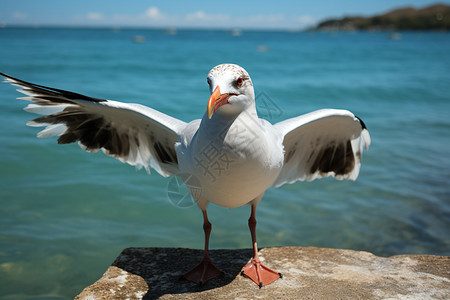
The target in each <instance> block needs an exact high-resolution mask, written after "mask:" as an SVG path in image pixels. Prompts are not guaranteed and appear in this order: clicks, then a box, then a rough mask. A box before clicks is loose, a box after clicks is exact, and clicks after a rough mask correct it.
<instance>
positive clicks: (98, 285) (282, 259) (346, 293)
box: [75, 247, 450, 300]
mask: <svg viewBox="0 0 450 300" xmlns="http://www.w3.org/2000/svg"><path fill="white" fill-rule="evenodd" d="M210 254H211V259H212V261H213V263H214V264H215V265H216V266H217V267H219V268H220V269H221V270H222V271H224V275H223V276H221V277H218V278H215V279H212V280H210V281H208V282H207V283H206V284H205V285H203V286H199V285H196V284H194V283H191V282H188V281H186V280H184V279H182V275H183V273H184V272H186V271H188V270H189V269H190V268H192V267H193V266H195V265H196V264H197V263H198V262H199V261H200V260H201V258H202V256H203V251H201V250H192V249H181V248H178V249H174V248H128V249H125V250H124V251H123V252H122V253H121V254H120V255H119V257H118V258H117V259H116V260H115V261H114V263H113V264H112V266H111V267H109V268H108V270H107V271H106V273H105V274H104V275H103V277H102V278H101V279H99V280H98V281H97V282H95V283H94V284H92V285H91V286H89V287H87V288H85V289H84V290H83V291H82V292H81V294H80V295H78V296H77V297H76V298H75V299H79V300H81V299H450V257H448V256H432V255H398V256H392V257H378V256H375V255H373V254H371V253H368V252H361V251H352V250H336V249H323V248H313V247H307V248H303V247H281V248H264V249H262V250H261V251H260V255H261V257H262V258H263V259H264V263H265V264H266V265H267V266H268V267H270V268H272V269H275V270H277V271H278V272H281V273H282V274H283V278H282V279H278V280H277V281H275V282H274V283H271V284H269V285H267V286H264V287H263V288H261V289H259V288H258V286H257V285H256V284H254V283H253V282H252V281H251V280H250V279H248V278H245V277H243V276H240V270H241V268H242V267H243V266H244V265H245V264H246V263H247V262H248V261H249V260H250V258H251V256H252V251H251V250H250V249H240V250H211V252H210Z"/></svg>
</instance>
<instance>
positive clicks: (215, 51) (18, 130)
mask: <svg viewBox="0 0 450 300" xmlns="http://www.w3.org/2000/svg"><path fill="white" fill-rule="evenodd" d="M137 35H140V36H143V37H145V42H143V43H134V42H133V37H134V36H137ZM388 35H389V34H388V33H386V32H377V33H338V34H337V33H334V34H333V33H299V32H247V31H244V32H243V34H242V35H241V36H232V35H231V34H230V33H229V32H227V31H187V30H186V31H181V30H180V31H178V32H177V33H176V34H175V35H167V34H165V33H164V31H162V30H137V29H136V30H131V29H129V30H110V29H102V30H94V29H45V28H40V29H39V28H37V29H25V28H22V29H14V28H6V29H1V30H0V45H1V47H0V71H1V72H5V73H8V74H11V75H13V76H16V77H19V78H22V79H24V80H27V81H31V82H35V83H39V84H43V85H48V86H52V87H57V88H61V89H67V90H72V91H76V92H79V93H84V94H87V95H90V96H93V97H98V98H107V99H113V100H120V101H125V102H137V103H142V104H145V105H148V106H151V107H152V108H155V109H157V110H160V111H162V112H165V113H167V114H170V115H172V116H174V117H177V118H180V119H182V120H184V121H190V120H192V119H195V118H200V117H201V116H202V115H203V113H204V111H205V109H206V101H207V99H208V96H209V95H208V89H207V84H206V74H207V72H208V71H209V70H210V69H211V68H212V67H214V66H215V65H217V64H220V63H224V62H233V63H237V64H240V65H242V66H243V67H244V68H246V69H247V71H249V73H250V75H251V76H252V79H253V83H254V85H255V91H256V95H257V101H258V109H259V112H260V114H261V115H263V116H265V118H267V119H268V120H269V121H271V122H278V121H280V120H283V119H285V118H289V117H294V116H297V115H300V114H303V113H307V112H310V111H312V110H316V109H320V108H345V109H349V110H351V111H352V112H354V113H355V114H356V115H358V116H359V117H360V118H362V119H363V120H364V122H365V123H366V125H367V127H368V128H369V131H370V133H371V137H372V146H371V148H370V149H369V151H368V152H365V153H364V156H363V166H362V169H361V173H360V177H359V178H358V180H357V181H356V182H341V181H336V180H333V179H324V180H319V181H314V182H310V183H296V184H293V185H285V186H283V187H281V188H279V189H269V190H268V191H267V193H266V195H265V197H264V198H263V200H262V202H261V203H260V205H259V206H258V210H257V219H258V227H257V235H258V242H259V246H260V247H269V246H318V247H332V248H346V249H355V250H366V251H370V252H372V253H375V254H377V255H382V256H390V255H396V254H437V255H450V230H449V228H450V72H449V71H450V55H449V53H450V34H448V33H412V32H403V33H401V37H402V39H401V40H390V39H389V38H388ZM18 96H19V94H18V93H17V92H16V91H15V89H14V88H12V87H11V86H9V85H6V84H2V85H0V128H1V129H0V130H1V133H0V154H1V155H0V166H1V173H0V176H1V177H0V299H71V298H73V297H74V296H75V295H76V294H78V293H79V292H80V291H81V290H82V289H83V288H84V287H85V286H87V285H89V284H91V283H92V282H94V281H95V280H96V279H98V278H99V277H100V276H101V274H102V273H103V272H104V271H105V270H106V268H107V267H108V266H109V264H110V263H111V262H112V261H113V260H114V259H115V257H116V256H117V255H118V254H119V253H120V252H121V250H123V249H124V248H126V247H191V248H201V247H202V246H203V232H202V218H201V213H200V211H199V210H198V209H197V208H196V207H195V206H192V205H189V202H187V203H184V204H183V205H181V204H180V205H175V204H174V201H173V199H172V198H170V197H169V196H168V190H169V189H171V188H172V185H171V184H173V183H174V182H173V179H172V180H171V179H166V178H163V177H161V176H159V175H158V174H157V173H156V172H152V174H151V175H147V174H146V173H145V171H143V170H141V171H136V170H135V169H134V168H133V167H130V166H128V165H125V164H122V163H120V162H119V161H116V160H114V159H112V158H110V157H107V156H105V155H103V154H102V153H96V154H88V153H85V152H84V151H82V150H81V149H80V148H79V147H78V145H76V144H73V145H56V141H55V139H37V138H36V137H35V135H36V133H37V131H38V130H37V129H36V128H30V127H27V126H25V123H26V122H27V121H28V120H30V119H31V118H33V117H34V116H33V115H31V114H29V113H27V112H25V111H23V110H22V108H23V107H24V106H25V105H26V102H24V101H21V100H15V98H16V97H18ZM180 206H182V207H180ZM249 214H250V209H249V207H241V208H237V209H233V210H230V209H225V208H221V207H217V206H214V205H210V207H209V216H210V220H211V222H212V224H213V231H212V235H211V247H212V248H249V247H251V242H250V234H249V232H248V227H247V219H248V217H249Z"/></svg>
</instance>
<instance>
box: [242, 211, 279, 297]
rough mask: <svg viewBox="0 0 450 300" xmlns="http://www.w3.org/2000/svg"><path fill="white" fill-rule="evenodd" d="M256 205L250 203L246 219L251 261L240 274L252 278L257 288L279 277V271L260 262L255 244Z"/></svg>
mask: <svg viewBox="0 0 450 300" xmlns="http://www.w3.org/2000/svg"><path fill="white" fill-rule="evenodd" d="M255 211H256V206H255V205H252V213H251V215H250V218H249V219H248V227H249V228H250V233H251V235H252V243H253V258H252V260H251V262H249V263H248V264H246V265H245V266H244V267H243V268H242V271H241V274H242V275H244V276H246V277H248V278H250V279H251V280H253V282H254V283H256V284H257V285H259V288H261V287H263V286H264V285H267V284H269V283H272V282H274V281H275V280H277V279H278V278H281V277H282V275H281V273H278V272H276V271H274V270H272V269H270V268H268V267H266V266H264V265H263V264H262V263H261V260H260V259H259V256H258V245H257V244H256V218H255Z"/></svg>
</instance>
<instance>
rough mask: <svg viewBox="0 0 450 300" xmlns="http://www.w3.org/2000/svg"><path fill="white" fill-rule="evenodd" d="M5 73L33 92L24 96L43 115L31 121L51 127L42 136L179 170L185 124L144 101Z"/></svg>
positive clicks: (30, 109)
mask: <svg viewBox="0 0 450 300" xmlns="http://www.w3.org/2000/svg"><path fill="white" fill-rule="evenodd" d="M0 75H2V76H4V77H6V79H5V82H8V83H10V84H12V85H15V86H19V87H20V88H21V89H19V90H18V91H19V92H21V93H23V94H25V95H27V97H22V98H19V99H23V100H27V101H31V102H32V103H31V104H29V105H28V106H27V107H26V108H25V110H26V111H28V112H32V113H36V114H40V115H43V116H41V117H39V118H36V119H34V120H32V121H30V122H28V123H27V125H29V126H36V127H39V126H45V127H46V128H45V129H44V130H42V131H41V132H39V133H38V137H40V138H46V137H52V136H59V138H58V143H59V144H68V143H73V142H77V141H78V143H79V145H80V147H81V148H83V149H84V150H86V151H88V152H95V151H98V150H99V149H102V150H103V152H105V153H106V154H107V155H110V156H112V157H115V158H117V159H119V160H120V161H122V162H126V163H128V164H130V165H133V166H136V168H142V167H144V168H145V169H146V170H147V172H150V167H151V168H154V169H155V170H156V171H157V172H158V173H160V174H161V175H163V176H169V175H172V174H176V173H177V170H178V161H177V156H176V152H175V143H176V142H177V141H178V135H179V133H180V132H182V130H183V128H184V127H185V126H186V123H185V122H183V121H180V120H178V119H175V118H172V117H170V116H168V115H165V114H163V113H161V112H158V111H156V110H154V109H151V108H149V107H146V106H143V105H139V104H133V103H122V102H117V101H111V100H103V99H97V98H92V97H88V96H85V95H81V94H77V93H73V92H69V91H64V90H60V89H55V88H50V87H46V86H42V85H37V84H33V83H29V82H26V81H23V80H20V79H17V78H14V77H11V76H9V75H6V74H3V73H0Z"/></svg>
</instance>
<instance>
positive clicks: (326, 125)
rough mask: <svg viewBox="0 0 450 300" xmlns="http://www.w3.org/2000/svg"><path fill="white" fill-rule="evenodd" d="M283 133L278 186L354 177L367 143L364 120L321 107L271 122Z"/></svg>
mask: <svg viewBox="0 0 450 300" xmlns="http://www.w3.org/2000/svg"><path fill="white" fill-rule="evenodd" d="M274 126H275V127H276V128H277V129H278V130H279V131H281V133H282V134H283V136H284V139H283V145H284V151H285V154H284V166H283V168H282V170H281V173H280V175H279V176H278V178H277V180H276V181H275V183H274V186H276V187H278V186H281V185H283V184H285V183H293V182H295V181H298V180H302V181H303V180H307V181H311V180H314V179H317V178H322V177H328V176H333V177H335V178H337V179H340V180H341V179H351V180H355V179H356V178H357V177H358V174H359V169H360V167H361V157H362V152H363V149H366V150H367V149H368V148H369V145H370V135H369V131H368V130H367V128H366V126H365V125H364V123H363V122H362V121H361V119H359V118H358V117H356V116H355V115H353V114H352V113H351V112H349V111H346V110H335V109H322V110H318V111H314V112H311V113H309V114H305V115H302V116H299V117H296V118H292V119H288V120H285V121H282V122H280V123H277V124H275V125H274Z"/></svg>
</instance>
